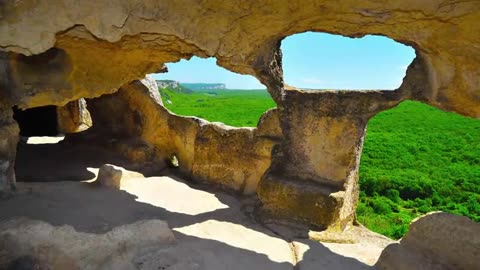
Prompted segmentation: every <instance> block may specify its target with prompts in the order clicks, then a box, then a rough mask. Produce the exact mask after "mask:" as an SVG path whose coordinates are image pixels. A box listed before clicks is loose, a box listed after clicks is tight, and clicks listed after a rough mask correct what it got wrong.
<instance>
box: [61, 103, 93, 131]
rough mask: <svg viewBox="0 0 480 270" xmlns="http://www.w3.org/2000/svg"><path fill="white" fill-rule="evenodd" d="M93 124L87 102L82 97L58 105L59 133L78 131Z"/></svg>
mask: <svg viewBox="0 0 480 270" xmlns="http://www.w3.org/2000/svg"><path fill="white" fill-rule="evenodd" d="M91 126H92V118H91V117H90V112H89V111H88V110H87V102H86V101H85V99H83V98H81V99H79V100H74V101H70V102H69V103H67V105H65V106H63V107H57V128H58V132H59V133H76V132H80V131H84V130H86V129H88V128H89V127H91Z"/></svg>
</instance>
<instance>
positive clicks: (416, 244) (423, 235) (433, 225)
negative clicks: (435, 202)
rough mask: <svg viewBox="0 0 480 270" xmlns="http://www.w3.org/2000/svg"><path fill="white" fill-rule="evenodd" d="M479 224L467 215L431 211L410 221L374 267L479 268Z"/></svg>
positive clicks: (409, 268)
mask: <svg viewBox="0 0 480 270" xmlns="http://www.w3.org/2000/svg"><path fill="white" fill-rule="evenodd" d="M479 258H480V224H478V223H476V222H473V221H472V220H470V219H469V218H467V217H463V216H458V215H453V214H448V213H443V212H432V213H428V214H426V215H424V216H421V217H419V218H417V219H415V220H414V221H412V223H411V225H410V229H409V231H408V232H407V234H406V235H405V236H404V237H403V238H402V239H401V240H400V242H399V243H396V244H392V245H389V246H388V247H387V248H386V249H385V250H384V251H383V252H382V255H381V256H380V259H379V261H378V263H377V265H376V266H377V267H378V268H380V269H394V270H407V269H408V270H413V269H419V270H427V269H438V270H441V269H445V270H447V269H472V270H473V269H480V260H479Z"/></svg>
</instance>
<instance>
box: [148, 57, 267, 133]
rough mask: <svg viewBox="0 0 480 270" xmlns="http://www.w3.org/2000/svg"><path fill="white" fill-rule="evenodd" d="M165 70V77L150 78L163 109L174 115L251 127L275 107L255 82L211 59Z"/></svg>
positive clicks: (195, 59)
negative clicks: (156, 89)
mask: <svg viewBox="0 0 480 270" xmlns="http://www.w3.org/2000/svg"><path fill="white" fill-rule="evenodd" d="M167 67H168V72H167V73H161V74H153V75H152V76H153V77H154V78H155V79H156V80H157V84H158V86H159V91H160V94H161V96H162V100H163V104H164V106H165V107H166V108H168V109H169V110H171V111H172V112H174V113H176V114H179V115H184V116H197V117H200V118H203V119H206V120H208V121H211V122H222V123H224V124H226V125H230V126H236V127H243V126H247V127H254V126H256V125H257V122H258V120H259V118H260V116H261V115H262V114H263V113H264V112H265V111H266V110H268V109H270V108H273V107H275V103H274V102H273V100H272V98H271V97H270V95H269V93H268V92H267V91H266V87H265V86H264V85H262V84H261V83H260V82H259V81H258V80H257V79H255V78H254V77H252V76H247V75H240V74H236V73H233V72H230V71H228V70H226V69H224V68H221V67H219V66H217V65H216V64H215V59H214V58H208V59H201V58H197V57H193V58H192V59H191V60H189V61H187V60H182V61H180V62H179V63H171V64H167Z"/></svg>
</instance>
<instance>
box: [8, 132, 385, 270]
mask: <svg viewBox="0 0 480 270" xmlns="http://www.w3.org/2000/svg"><path fill="white" fill-rule="evenodd" d="M58 140H59V139H58V138H31V139H30V140H29V144H26V145H23V146H22V147H21V148H20V149H19V154H18V155H19V158H18V159H17V164H16V166H17V172H18V173H17V175H18V180H20V181H21V180H27V181H37V182H18V190H17V194H16V195H15V196H13V197H11V198H8V199H3V200H0V222H2V221H6V220H9V219H12V218H14V217H18V216H23V217H28V218H30V219H35V220H41V221H44V222H47V223H49V224H52V225H53V226H62V225H70V226H73V227H74V229H75V230H76V231H79V232H88V233H104V232H108V231H110V230H112V228H114V227H117V226H121V225H125V224H131V223H134V222H136V221H139V220H149V219H161V220H165V221H167V222H168V225H169V227H170V229H172V230H173V233H174V235H175V238H176V239H177V244H176V246H175V253H176V256H179V257H180V258H185V260H193V261H197V262H199V263H198V265H201V266H202V267H201V268H199V269H369V268H372V265H373V264H375V262H376V261H377V259H378V257H379V256H380V254H381V251H382V250H383V249H384V248H385V246H387V245H388V244H390V243H392V241H390V240H388V239H387V238H385V237H383V236H380V235H377V234H374V233H372V232H369V231H368V230H366V229H363V228H359V227H353V228H351V229H350V232H351V233H352V234H355V235H356V236H357V237H356V239H355V241H354V242H355V243H349V244H340V243H324V242H319V241H315V240H309V239H299V238H293V239H292V238H290V237H286V236H283V234H282V233H280V234H279V233H278V232H281V231H282V230H279V231H277V230H275V226H266V225H265V224H262V223H260V222H258V221H257V219H256V218H254V216H255V214H254V211H253V209H254V207H253V205H254V204H255V199H254V198H240V197H237V196H235V195H232V194H228V193H226V192H222V191H218V190H215V189H212V188H210V187H206V186H202V185H196V184H192V183H189V182H186V181H183V180H182V179H180V178H178V177H176V176H173V175H170V174H169V175H163V176H154V177H144V176H143V175H142V174H140V173H138V172H134V171H128V173H127V174H125V175H124V177H123V178H122V188H121V190H113V189H108V188H102V187H99V186H96V185H94V184H92V183H90V182H91V180H92V179H95V177H96V173H97V172H98V167H99V166H100V165H101V164H102V162H103V163H112V164H115V161H118V160H117V159H115V158H110V159H109V158H106V157H105V155H98V154H94V153H93V152H91V151H93V150H94V149H93V148H92V149H89V148H88V147H86V148H84V147H80V148H78V149H75V147H73V148H69V147H65V146H62V147H60V145H61V144H54V143H55V142H56V141H58ZM48 142H50V143H52V144H39V145H36V144H35V143H48ZM79 149H83V150H82V151H86V152H85V153H82V152H81V151H78V150H79ZM42 157H43V158H42ZM68 157H70V158H68ZM32 158H33V159H32ZM32 160H37V161H38V162H35V163H34V162H32ZM115 165H117V164H115ZM69 179H70V180H72V181H66V180H69ZM56 180H57V181H56ZM45 181H48V183H46V182H45ZM287 238H288V239H290V240H289V241H287V240H285V239H287ZM192 249H193V250H195V251H196V252H195V253H196V254H191V250H192ZM182 252H183V253H184V254H183V253H182ZM294 267H295V268H294Z"/></svg>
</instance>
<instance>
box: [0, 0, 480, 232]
mask: <svg viewBox="0 0 480 270" xmlns="http://www.w3.org/2000/svg"><path fill="white" fill-rule="evenodd" d="M185 6H188V7H189V8H185ZM478 21H480V4H479V3H478V1H450V0H436V1H417V0H405V1H396V0H384V1H354V0H345V1H333V0H324V1H318V0H297V1H290V0H279V1H270V2H259V1H254V0H249V1H242V2H241V3H237V2H233V1H220V0H208V1H201V2H199V1H194V0H182V1H155V0H142V1H137V0H116V1H111V0H100V1H88V2H86V1H82V2H78V1H77V2H75V1H64V0H54V1H35V0H25V1H15V0H6V1H2V2H1V3H0V51H2V52H0V73H1V75H2V76H1V77H0V78H1V81H0V87H1V91H2V92H1V94H2V97H3V100H4V101H3V102H2V104H3V105H2V110H3V111H5V112H7V111H8V110H7V108H8V109H10V107H11V106H13V105H18V106H19V107H21V108H30V107H38V106H44V105H58V106H64V105H65V104H67V103H68V102H70V101H73V100H78V99H79V98H82V97H85V98H94V97H99V96H101V95H102V94H111V93H114V92H116V91H117V90H118V89H119V88H121V90H120V91H119V92H118V93H117V94H114V95H120V97H118V98H116V101H109V102H113V103H114V104H115V103H116V102H119V104H122V106H123V107H122V108H129V110H128V111H129V112H131V113H137V114H140V117H139V119H140V121H137V120H138V119H135V118H134V115H135V114H132V115H131V116H128V117H133V118H128V117H127V116H122V117H127V118H122V117H119V118H118V119H117V118H114V117H112V115H111V114H110V115H109V114H106V115H105V116H99V115H101V114H99V113H97V116H95V115H94V114H95V112H94V111H95V110H93V111H92V117H93V118H95V117H100V118H97V119H99V120H101V118H102V117H103V118H105V117H106V118H108V119H105V120H109V121H118V123H117V125H118V126H119V129H118V131H119V133H118V134H117V135H119V136H120V135H122V132H127V133H126V134H127V135H128V136H126V137H128V138H134V141H135V140H137V141H138V143H139V144H140V145H141V146H142V147H143V148H138V149H143V150H138V151H130V150H128V149H131V148H130V147H129V143H125V144H119V145H123V146H122V147H120V146H119V149H120V151H124V152H129V151H130V152H129V155H131V156H132V158H136V159H138V160H142V159H143V160H144V161H146V160H148V159H149V158H150V157H151V158H152V159H153V160H162V159H164V158H169V157H171V156H172V155H175V156H177V157H178V159H179V160H180V163H181V164H180V168H181V169H182V170H184V172H185V174H186V175H190V176H192V177H193V178H201V179H203V180H204V181H211V182H224V184H225V185H226V186H229V187H232V188H233V189H236V190H243V191H244V192H247V193H250V192H253V190H254V186H255V185H256V184H255V183H260V184H259V189H258V196H259V199H260V200H261V201H262V203H263V204H264V207H265V209H266V210H267V212H269V213H271V214H273V215H275V216H286V217H293V218H294V219H297V220H301V221H303V222H307V223H309V224H315V225H320V226H323V227H325V226H327V227H328V226H339V227H343V226H344V225H345V224H346V223H348V222H350V221H351V220H352V218H353V213H354V210H355V207H356V199H357V196H358V181H357V178H358V175H357V174H358V160H359V157H360V153H361V148H362V143H363V138H364V135H365V126H366V123H367V121H368V119H369V118H370V117H372V116H373V115H375V113H377V112H379V111H381V110H384V109H388V108H390V107H392V106H395V105H396V104H397V103H399V102H400V101H402V100H405V99H413V100H419V101H422V102H426V103H428V104H430V105H433V106H435V107H438V108H440V109H443V110H448V111H453V112H457V113H459V114H462V115H465V116H469V117H476V118H478V117H480V106H479V105H480V68H479V67H480V45H479V44H480V35H478V33H480V24H478ZM38 22H42V23H38ZM304 31H318V32H326V33H333V34H340V35H344V36H348V37H362V36H364V35H367V34H376V35H383V36H387V37H389V38H392V39H394V40H396V41H399V42H402V43H404V44H407V45H410V46H412V47H414V48H415V50H416V54H417V58H416V59H415V60H414V62H413V63H412V64H411V65H410V66H409V67H408V70H407V75H406V77H405V79H404V81H403V83H402V85H401V87H400V88H399V89H398V90H396V91H395V92H393V93H388V94H387V93H384V92H366V93H346V94H343V93H336V92H332V93H328V92H325V93H323V92H321V93H320V92H319V93H307V92H304V91H300V90H295V89H288V88H287V87H285V86H284V84H283V74H282V66H281V58H282V54H281V51H280V43H281V40H282V39H283V38H284V37H286V36H289V35H292V34H295V33H301V32H304ZM319 49H321V48H319ZM193 55H196V56H199V57H215V58H216V59H217V63H218V64H219V65H220V66H223V67H225V68H227V69H229V70H231V71H234V72H237V73H241V74H250V75H253V76H255V77H257V78H258V79H259V80H260V81H261V82H262V83H263V84H264V85H266V86H267V89H268V91H269V92H270V94H271V95H272V98H273V99H274V101H275V102H276V103H277V110H276V111H275V113H274V114H275V115H277V119H278V125H277V126H275V125H276V124H272V123H273V122H270V120H266V121H264V122H262V121H261V122H260V124H259V126H258V127H257V129H232V128H229V127H224V126H221V125H216V124H210V123H206V122H205V121H203V120H200V119H196V118H183V117H179V116H176V115H173V114H170V113H168V112H167V111H166V110H165V109H164V108H163V107H161V106H158V102H155V104H153V105H151V106H145V108H140V104H142V106H144V105H145V104H150V103H151V102H153V101H152V100H154V99H151V98H147V95H136V94H132V93H136V92H135V91H133V90H132V91H128V90H124V89H126V88H127V89H128V88H131V87H134V88H135V87H137V86H135V84H138V83H139V82H138V81H135V80H139V79H142V78H143V77H144V75H145V74H147V73H153V72H157V71H160V70H164V63H167V62H175V61H179V60H181V59H189V58H190V57H191V56H193ZM132 82H133V83H132ZM140 88H142V87H141V86H140ZM122 89H123V90H122ZM137 92H138V91H137ZM101 99H103V97H102V98H101ZM122 99H123V101H126V100H128V102H123V101H122V102H123V103H122V102H120V101H118V100H122ZM144 99H148V100H150V101H146V100H144ZM102 102H107V101H106V100H104V101H102ZM149 102H150V103H149ZM110 109H111V112H116V111H117V110H119V109H118V108H117V109H115V108H110ZM100 111H101V110H99V112H100ZM143 116H148V117H143ZM267 116H268V115H267ZM267 116H265V117H266V118H264V119H270V118H268V117H267ZM3 117H4V121H3V122H1V126H2V128H1V129H2V131H1V132H3V133H5V134H7V135H6V136H5V137H2V138H7V140H6V143H5V144H4V146H2V147H1V148H2V149H0V151H2V152H4V153H5V154H4V155H3V156H5V157H4V158H3V159H4V160H12V157H14V151H12V150H11V144H12V143H13V142H15V135H14V133H15V132H14V129H15V128H14V126H15V125H14V123H13V122H12V121H11V117H10V116H8V113H5V114H4V116H3ZM271 118H272V119H273V118H275V117H271ZM146 119H147V120H146ZM120 120H125V121H126V122H120ZM129 121H130V122H129ZM265 122H266V123H265ZM105 123H106V126H108V125H113V124H112V122H108V121H106V122H105ZM124 123H128V125H132V126H131V129H129V130H127V131H126V130H122V127H121V125H122V124H124ZM94 126H95V120H94ZM267 126H268V127H271V126H275V127H274V128H273V129H272V130H281V136H273V137H271V134H269V133H268V132H267V133H264V135H266V136H262V135H259V134H262V130H263V131H265V130H266V129H268V128H266V127H267ZM97 131H99V130H97ZM123 135H125V134H123ZM279 137H281V138H283V139H282V140H280V141H278V138H279ZM242 146H245V147H242ZM122 149H123V150H122ZM270 149H272V151H271V152H270ZM213 153H214V154H213ZM224 153H225V154H224ZM227 153H228V154H227ZM233 154H234V155H233ZM222 155H224V156H222ZM231 155H233V156H235V155H236V156H235V157H231ZM247 161H248V162H249V163H247ZM250 163H252V164H254V166H256V167H257V170H252V169H251V168H252V164H250ZM159 164H160V165H158V166H160V167H161V166H163V165H162V162H159ZM270 165H271V166H270ZM263 170H265V174H263ZM261 174H263V176H262V177H260V175H261ZM259 178H261V179H262V181H260V179H259ZM246 179H249V180H246ZM9 181H10V182H11V181H12V180H9ZM259 181H260V182H259ZM4 182H5V181H4Z"/></svg>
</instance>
